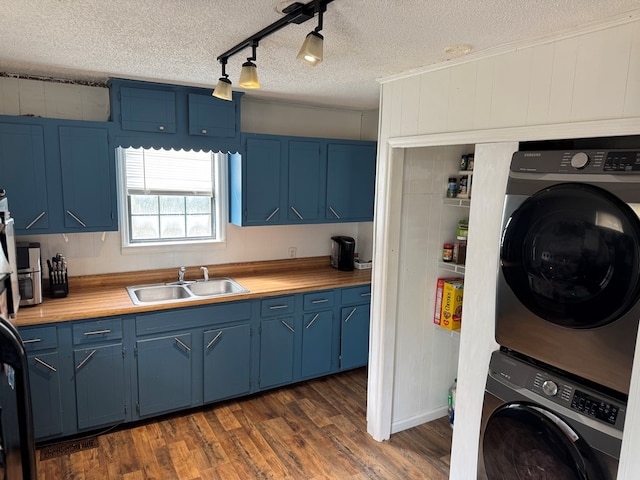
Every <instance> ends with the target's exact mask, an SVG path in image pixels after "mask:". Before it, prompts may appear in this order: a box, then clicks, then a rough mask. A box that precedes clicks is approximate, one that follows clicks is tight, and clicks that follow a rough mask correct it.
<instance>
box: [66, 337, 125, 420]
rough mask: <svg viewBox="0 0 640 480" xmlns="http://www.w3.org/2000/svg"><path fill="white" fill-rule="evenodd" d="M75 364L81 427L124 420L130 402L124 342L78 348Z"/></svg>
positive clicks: (74, 353) (74, 354)
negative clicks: (128, 400)
mask: <svg viewBox="0 0 640 480" xmlns="http://www.w3.org/2000/svg"><path fill="white" fill-rule="evenodd" d="M73 363H74V369H75V384H76V410H77V419H78V428H79V429H81V430H82V429H86V428H95V427H99V426H103V425H111V424H116V423H120V422H123V421H124V420H125V419H126V415H127V402H126V400H125V358H124V353H123V347H122V344H121V343H119V344H115V345H100V346H95V347H91V348H81V349H76V350H74V351H73Z"/></svg>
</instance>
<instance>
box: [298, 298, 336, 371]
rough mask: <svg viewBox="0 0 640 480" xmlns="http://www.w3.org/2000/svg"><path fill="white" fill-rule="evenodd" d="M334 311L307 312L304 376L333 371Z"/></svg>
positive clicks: (304, 325)
mask: <svg viewBox="0 0 640 480" xmlns="http://www.w3.org/2000/svg"><path fill="white" fill-rule="evenodd" d="M332 338H333V312H332V311H331V310H327V311H323V312H314V313H307V314H305V315H304V319H303V324H302V366H301V374H302V378H309V377H316V376H318V375H325V374H328V373H330V372H331V343H332V342H331V340H332Z"/></svg>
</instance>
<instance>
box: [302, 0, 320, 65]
mask: <svg viewBox="0 0 640 480" xmlns="http://www.w3.org/2000/svg"><path fill="white" fill-rule="evenodd" d="M326 8H327V6H326V4H324V3H322V2H321V1H320V0H316V11H317V12H318V26H317V27H316V28H315V29H314V30H313V31H311V32H309V33H308V34H307V36H306V38H305V39H304V42H303V43H302V47H301V48H300V51H299V52H298V56H297V59H298V60H300V61H301V62H303V63H306V64H307V65H311V66H312V67H315V66H316V65H317V64H319V63H320V62H321V61H322V47H323V43H324V37H323V36H322V35H321V34H320V30H322V13H323V11H324V10H325V9H326Z"/></svg>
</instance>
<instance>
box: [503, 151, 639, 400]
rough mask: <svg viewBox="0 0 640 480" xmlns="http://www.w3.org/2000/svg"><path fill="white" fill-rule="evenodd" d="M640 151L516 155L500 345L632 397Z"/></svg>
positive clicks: (507, 206)
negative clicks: (630, 389)
mask: <svg viewBox="0 0 640 480" xmlns="http://www.w3.org/2000/svg"><path fill="white" fill-rule="evenodd" d="M639 212H640V150H638V151H631V150H589V151H581V152H577V151H541V152H516V153H515V154H514V155H513V159H512V162H511V168H510V173H509V178H508V183H507V191H506V197H505V202H504V211H503V221H502V234H501V241H500V265H499V268H498V279H497V303H496V331H495V333H496V341H497V342H498V343H499V344H500V345H502V346H505V347H507V348H509V349H512V350H514V351H516V352H519V353H522V354H524V355H526V356H529V357H532V358H534V359H537V360H539V361H542V362H544V363H546V364H549V365H552V366H554V367H557V368H559V369H561V370H564V371H566V372H569V373H571V374H574V375H577V376H578V377H581V378H584V379H586V380H588V381H592V382H595V383H596V384H599V385H603V386H605V387H608V388H611V389H613V390H615V391H617V392H620V393H622V394H625V395H626V394H628V392H629V382H630V378H631V366H632V363H633V356H634V351H635V344H636V336H637V331H638V319H639V318H640V301H639V299H640V220H639V218H638V214H639Z"/></svg>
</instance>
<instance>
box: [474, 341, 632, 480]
mask: <svg viewBox="0 0 640 480" xmlns="http://www.w3.org/2000/svg"><path fill="white" fill-rule="evenodd" d="M625 413H626V404H625V403H622V402H620V401H618V400H616V399H614V398H611V397H609V396H608V395H606V394H605V393H602V392H600V391H597V390H594V389H592V388H590V387H589V386H586V385H583V384H580V383H577V382H575V381H574V380H572V379H569V378H567V377H565V376H563V375H561V374H560V373H559V372H558V371H555V370H549V369H547V368H544V367H543V366H541V364H537V363H534V362H532V361H530V360H527V359H525V357H522V356H519V355H518V354H516V353H513V352H507V351H506V349H502V350H501V351H497V352H494V353H493V354H492V356H491V362H490V366H489V375H488V377H487V385H486V390H485V398H484V404H483V411H482V419H481V425H480V443H479V448H478V452H479V454H478V479H481V480H615V478H616V476H617V470H618V463H619V458H620V448H621V445H622V427H623V425H624V420H625Z"/></svg>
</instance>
